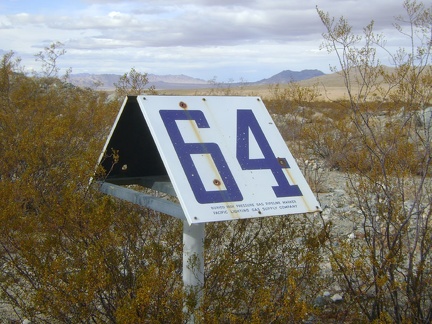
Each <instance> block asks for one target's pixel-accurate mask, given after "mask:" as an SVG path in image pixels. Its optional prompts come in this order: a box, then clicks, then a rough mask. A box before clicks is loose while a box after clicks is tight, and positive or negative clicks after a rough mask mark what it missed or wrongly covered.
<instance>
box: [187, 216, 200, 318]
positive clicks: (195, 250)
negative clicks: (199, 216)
mask: <svg viewBox="0 0 432 324" xmlns="http://www.w3.org/2000/svg"><path fill="white" fill-rule="evenodd" d="M204 236H205V223H198V224H192V225H189V223H188V222H187V221H186V220H184V221H183V286H184V289H185V292H186V293H193V294H194V295H195V298H196V306H195V309H198V308H199V306H200V304H201V299H202V287H203V285H204ZM183 307H184V308H183V310H184V314H185V315H186V316H188V318H187V322H188V323H194V322H195V319H194V318H195V317H194V314H193V313H192V314H191V315H188V309H187V306H186V303H185V304H184V306H183ZM189 311H192V312H193V311H194V310H189Z"/></svg>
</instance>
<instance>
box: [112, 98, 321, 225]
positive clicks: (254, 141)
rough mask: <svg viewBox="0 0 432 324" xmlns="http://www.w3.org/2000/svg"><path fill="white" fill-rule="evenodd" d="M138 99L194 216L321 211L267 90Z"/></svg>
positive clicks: (192, 218) (190, 216) (177, 188)
mask: <svg viewBox="0 0 432 324" xmlns="http://www.w3.org/2000/svg"><path fill="white" fill-rule="evenodd" d="M136 101H137V103H138V106H139V110H140V111H141V113H142V116H143V117H144V118H143V119H142V122H141V125H140V126H139V127H142V128H145V129H146V132H147V133H149V134H151V137H152V139H148V138H147V139H144V138H143V140H146V141H152V140H153V141H154V144H153V145H155V147H156V148H157V152H158V154H159V156H160V157H157V159H159V160H162V162H163V166H164V169H165V170H164V171H166V173H167V174H168V176H169V179H170V180H171V182H172V185H173V187H174V189H175V192H176V194H177V197H178V199H179V201H180V204H181V206H182V208H183V210H184V213H185V215H186V218H187V220H188V222H189V224H193V223H204V222H214V221H226V220H232V219H244V218H254V217H266V216H274V215H287V214H297V213H308V212H316V211H320V207H319V204H318V202H317V200H316V198H315V196H314V195H313V193H312V191H311V189H310V187H309V185H308V184H307V182H306V180H305V178H304V177H303V175H302V173H301V171H300V169H299V167H298V166H297V163H296V162H295V160H294V158H293V156H292V155H291V153H290V151H289V149H288V147H287V146H286V143H285V141H284V140H283V138H282V136H281V135H280V133H279V131H278V129H277V127H276V125H275V124H274V122H273V120H272V118H271V116H270V114H269V113H268V111H267V109H266V107H265V105H264V103H263V102H262V100H261V99H260V98H259V97H220V96H204V97H199V96H138V97H137V98H136ZM121 113H122V111H120V114H121ZM118 118H119V117H118ZM114 127H115V126H114ZM147 129H148V130H147ZM135 140H136V139H135ZM109 141H110V139H108V142H109ZM106 149H107V150H108V149H110V148H109V147H106ZM154 151H155V150H153V153H150V154H154ZM150 152H152V150H150ZM143 154H144V155H145V152H144V153H143ZM119 155H120V158H121V156H122V151H121V150H120V152H119ZM150 158H153V159H154V157H150V156H149V159H150ZM157 159H156V160H157Z"/></svg>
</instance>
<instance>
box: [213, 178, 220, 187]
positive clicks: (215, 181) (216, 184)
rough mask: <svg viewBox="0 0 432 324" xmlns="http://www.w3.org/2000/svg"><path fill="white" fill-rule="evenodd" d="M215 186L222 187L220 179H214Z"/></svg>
mask: <svg viewBox="0 0 432 324" xmlns="http://www.w3.org/2000/svg"><path fill="white" fill-rule="evenodd" d="M213 184H214V185H215V186H220V185H221V182H220V181H219V180H218V179H214V180H213Z"/></svg>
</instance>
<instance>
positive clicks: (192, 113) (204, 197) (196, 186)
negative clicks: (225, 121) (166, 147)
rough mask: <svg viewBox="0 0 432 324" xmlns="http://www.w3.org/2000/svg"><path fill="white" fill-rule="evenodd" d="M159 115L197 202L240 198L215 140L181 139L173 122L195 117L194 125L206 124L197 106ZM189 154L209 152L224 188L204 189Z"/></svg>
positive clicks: (204, 126) (241, 197) (205, 125)
mask: <svg viewBox="0 0 432 324" xmlns="http://www.w3.org/2000/svg"><path fill="white" fill-rule="evenodd" d="M159 113H160V116H161V117H162V120H163V122H164V124H165V128H166V130H167V131H168V134H169V136H170V138H171V141H172V143H173V145H174V149H175V151H176V153H177V155H178V157H179V160H180V163H181V165H182V167H183V170H184V171H185V174H186V177H187V179H188V181H189V183H190V185H191V188H192V191H193V193H194V195H195V198H196V200H197V201H198V202H199V203H201V204H206V203H218V202H230V201H240V200H243V196H242V194H241V192H240V189H239V188H238V186H237V183H236V181H235V180H234V177H233V175H232V173H231V171H230V169H229V167H228V164H227V163H226V161H225V158H224V156H223V154H222V152H221V150H220V148H219V145H217V144H216V143H185V141H184V140H183V137H182V135H181V132H180V130H179V128H178V125H177V123H176V121H177V120H191V121H195V123H196V125H197V127H198V128H209V125H208V122H207V120H206V118H205V116H204V114H203V112H202V111H200V110H184V111H182V110H161V111H160V112H159ZM192 154H210V155H211V157H212V159H213V162H214V164H215V166H216V168H217V170H218V172H219V175H220V176H221V178H222V179H223V184H224V185H225V188H226V189H224V190H215V191H207V190H206V189H205V187H204V184H203V182H202V180H201V178H200V175H199V173H198V170H197V168H196V167H195V164H194V162H193V160H192V156H191V155H192Z"/></svg>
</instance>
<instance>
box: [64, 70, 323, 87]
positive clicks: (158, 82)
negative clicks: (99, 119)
mask: <svg viewBox="0 0 432 324" xmlns="http://www.w3.org/2000/svg"><path fill="white" fill-rule="evenodd" d="M322 75H325V74H324V73H323V72H321V71H320V70H316V69H315V70H310V69H307V70H301V71H292V70H284V71H281V72H279V73H277V74H275V75H273V76H271V77H269V78H267V79H262V80H259V81H255V82H243V83H241V84H242V85H245V84H246V85H261V84H272V83H288V82H296V81H303V80H307V79H311V78H314V77H317V76H322ZM120 77H121V75H117V74H111V73H104V74H91V73H77V74H71V75H70V76H69V82H70V83H71V84H73V85H75V86H78V87H87V88H94V89H101V90H114V89H115V85H114V84H115V83H117V82H118V81H119V79H120ZM147 78H148V80H149V83H148V86H149V87H150V86H154V87H155V88H156V89H159V90H166V89H191V88H206V87H209V86H211V84H210V82H211V81H205V80H203V79H199V78H194V77H191V76H187V75H185V74H179V75H173V74H167V75H157V74H147ZM222 85H223V84H222ZM232 85H236V83H230V86H232Z"/></svg>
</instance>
